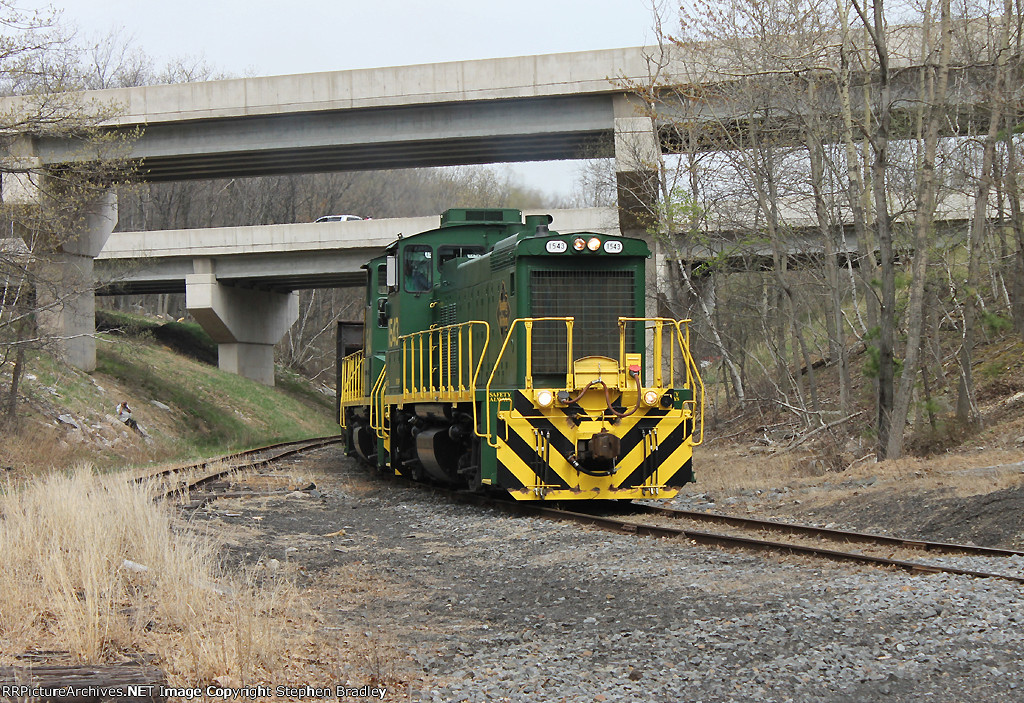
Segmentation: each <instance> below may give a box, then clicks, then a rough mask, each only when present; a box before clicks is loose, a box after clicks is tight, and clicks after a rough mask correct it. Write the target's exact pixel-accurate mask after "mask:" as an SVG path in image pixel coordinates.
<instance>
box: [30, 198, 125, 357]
mask: <svg viewBox="0 0 1024 703" xmlns="http://www.w3.org/2000/svg"><path fill="white" fill-rule="evenodd" d="M116 225H117V194H116V193H115V192H114V191H113V190H107V191H105V192H104V193H103V194H102V195H100V196H98V197H97V198H96V200H94V201H93V202H92V203H91V204H90V205H89V206H88V208H87V209H86V212H85V217H84V218H83V220H82V224H81V227H80V230H79V232H78V233H77V234H76V235H75V236H74V237H72V238H71V239H69V240H67V241H65V242H64V243H63V244H62V245H61V246H60V250H59V251H58V252H56V253H54V254H52V255H49V256H47V259H48V261H47V263H46V264H44V265H43V275H41V276H40V277H39V283H37V285H36V301H37V304H38V305H39V306H40V308H42V310H41V312H40V313H39V314H38V316H37V319H38V322H39V327H40V330H41V331H42V332H43V333H44V334H46V335H48V336H50V337H52V338H53V339H54V340H55V341H56V344H57V348H58V349H59V351H60V354H61V356H62V357H63V358H64V360H65V361H67V363H69V364H71V365H72V366H76V367H78V368H80V369H82V370H83V371H92V370H94V369H95V368H96V338H95V336H94V335H95V332H96V296H95V294H94V291H95V278H94V276H93V259H94V258H96V256H97V255H98V254H99V253H100V250H101V249H103V245H104V244H106V243H107V237H109V236H110V233H111V232H113V231H114V227H115V226H116Z"/></svg>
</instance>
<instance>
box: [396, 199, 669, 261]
mask: <svg viewBox="0 0 1024 703" xmlns="http://www.w3.org/2000/svg"><path fill="white" fill-rule="evenodd" d="M551 221H552V218H551V215H527V216H526V218H525V221H524V219H523V213H522V211H521V210H516V209H513V208H488V209H481V208H452V209H449V210H446V211H445V212H444V213H443V214H442V215H441V225H440V226H439V227H438V228H437V229H431V230H427V231H425V232H417V233H416V234H412V235H409V236H408V237H402V236H401V235H399V238H398V239H396V240H395V241H394V242H392V243H391V244H389V245H388V247H387V251H388V252H394V251H395V250H396V249H397V248H398V245H399V244H400V243H401V242H408V241H410V240H414V239H416V240H419V238H421V237H422V238H423V239H429V240H431V241H441V242H443V243H452V244H469V243H473V240H475V239H476V237H477V236H479V233H480V229H481V228H486V229H487V230H488V233H489V234H491V235H492V236H493V234H499V232H498V231H496V230H501V229H504V230H505V232H504V236H501V235H500V234H499V239H498V240H497V241H495V240H494V239H491V243H490V245H489V246H488V251H494V250H496V249H507V248H511V247H516V246H518V245H519V244H520V243H522V242H527V241H530V240H535V241H536V240H541V241H543V240H545V239H549V238H567V237H575V236H585V237H591V236H597V237H601V238H602V239H608V238H613V239H616V240H620V241H622V242H623V244H624V245H625V247H624V250H623V251H622V254H623V255H626V256H650V253H651V252H650V249H649V248H648V246H647V242H645V241H644V240H642V239H637V238H635V237H624V236H621V235H608V234H601V233H596V232H554V231H549V230H548V228H547V227H548V225H549V224H550V223H551ZM453 235H455V236H453ZM534 248H537V249H538V250H537V251H536V252H533V251H530V252H524V253H538V254H540V253H543V251H542V248H540V247H529V249H534Z"/></svg>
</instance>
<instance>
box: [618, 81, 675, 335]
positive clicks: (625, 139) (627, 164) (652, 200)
mask: <svg viewBox="0 0 1024 703" xmlns="http://www.w3.org/2000/svg"><path fill="white" fill-rule="evenodd" d="M613 109H614V114H615V119H614V128H615V135H614V139H615V184H616V190H617V195H618V209H619V231H620V232H622V234H623V235H624V236H627V237H641V238H643V239H646V240H647V242H648V243H649V244H650V247H651V258H650V259H648V261H647V270H646V279H647V290H646V291H645V293H644V298H645V300H646V301H647V303H646V306H645V308H646V312H645V314H646V315H647V316H648V317H658V316H662V315H664V314H666V310H665V309H664V307H665V306H664V305H663V303H664V301H665V300H666V293H667V289H668V286H669V282H670V281H671V278H670V277H669V276H668V271H667V269H666V266H667V265H668V262H667V261H666V259H665V251H664V249H665V247H664V246H663V245H662V243H661V242H659V241H658V239H657V237H654V236H651V235H650V234H649V232H648V227H649V226H650V224H652V222H653V220H654V206H655V204H656V203H657V202H658V197H659V194H658V166H659V163H660V159H661V144H660V142H659V139H658V132H657V129H656V128H655V126H654V121H653V120H651V118H650V117H644V116H643V115H641V114H639V113H638V110H637V107H636V105H634V104H633V103H632V102H631V101H630V100H629V99H628V98H627V97H626V96H617V97H616V99H615V101H614V103H613Z"/></svg>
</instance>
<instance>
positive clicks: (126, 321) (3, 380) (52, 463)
mask: <svg viewBox="0 0 1024 703" xmlns="http://www.w3.org/2000/svg"><path fill="white" fill-rule="evenodd" d="M99 323H100V324H99V328H100V329H101V330H105V331H103V332H101V333H100V334H99V335H98V344H97V369H96V371H95V372H93V373H88V374H87V373H84V372H82V371H79V370H78V369H73V368H70V367H68V366H65V365H63V364H60V363H58V362H56V361H55V360H54V359H53V357H51V356H49V355H46V354H42V353H37V354H33V355H32V357H31V359H30V362H29V364H28V368H27V370H26V375H25V377H24V379H23V382H22V386H21V389H20V390H21V393H20V395H21V399H20V402H19V405H18V422H17V428H16V429H15V430H13V431H12V430H11V429H7V430H5V431H3V432H2V433H0V472H3V473H12V472H14V473H16V474H22V473H34V472H40V471H46V470H50V469H65V468H68V467H70V466H71V465H73V464H74V463H76V462H82V461H87V462H91V463H93V464H94V465H96V466H97V467H98V468H101V469H115V468H119V467H122V466H128V465H137V464H140V463H146V462H156V461H165V460H170V459H177V458H183V457H191V456H210V455H216V454H218V453H222V452H226V451H228V450H230V449H234V448H239V447H246V446H254V445H258V444H265V443H269V442H274V441H281V440H287V439H295V438H299V437H308V436H316V435H326V434H333V433H335V432H336V430H337V425H336V424H335V423H334V420H333V415H334V410H333V409H334V399H333V397H331V395H329V394H328V392H327V391H326V389H316V388H314V387H313V385H312V384H311V383H309V382H308V381H306V380H305V379H302V378H300V377H298V376H296V375H294V374H291V373H289V372H287V371H283V370H281V369H278V373H277V387H276V388H269V387H266V386H263V385H261V384H259V383H256V382H254V381H250V380H248V379H245V378H241V377H239V376H235V375H233V374H228V373H224V372H222V371H220V370H219V369H218V368H216V366H211V365H210V364H209V363H204V362H203V361H200V360H199V359H203V358H205V359H207V360H209V359H210V354H211V351H212V353H213V358H216V356H215V354H216V349H215V347H213V346H212V343H211V342H210V341H209V338H207V337H205V335H204V334H203V333H202V331H201V330H200V329H199V328H198V326H196V325H187V324H180V323H164V322H163V321H162V320H155V319H152V318H146V317H143V316H136V315H124V314H111V313H104V314H101V315H100V319H99ZM171 346H173V347H174V348H175V350H176V351H174V350H172V349H171ZM183 353H184V354H187V355H183ZM9 381H10V370H9V369H5V371H4V372H0V389H3V391H6V389H7V387H8V386H9ZM121 401H124V402H127V403H128V404H129V405H130V406H131V408H132V410H133V412H134V418H135V419H136V421H137V422H138V423H139V425H140V426H141V428H142V429H143V430H144V431H145V435H146V436H144V435H140V434H136V433H135V432H132V431H131V430H129V428H128V427H126V426H125V425H124V424H122V423H121V422H120V421H118V420H117V418H116V413H115V407H116V406H117V404H118V403H119V402H121Z"/></svg>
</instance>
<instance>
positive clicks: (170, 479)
mask: <svg viewBox="0 0 1024 703" xmlns="http://www.w3.org/2000/svg"><path fill="white" fill-rule="evenodd" d="M342 441H344V438H343V437H342V436H340V435H335V436H330V437H316V438H312V439H306V440H299V441H294V442H279V443H277V444H271V445H267V446H263V447H256V448H254V449H247V450H245V451H241V452H235V453H233V454H228V455H225V456H222V457H218V458H216V459H208V460H204V461H201V462H196V463H193V464H186V465H182V466H175V467H171V468H168V469H162V470H159V471H156V472H152V473H149V474H146V475H144V476H139V477H136V478H135V479H134V480H135V481H138V482H144V481H152V482H154V484H155V486H156V487H157V488H156V490H155V494H156V498H157V499H165V498H169V497H172V496H182V495H185V494H186V493H187V492H188V491H190V490H191V489H194V488H196V487H199V486H201V485H203V484H206V483H211V482H213V481H215V480H217V479H219V478H222V477H224V476H226V475H228V474H230V473H232V472H235V471H239V470H244V469H251V468H257V467H261V466H266V465H268V464H270V463H272V462H274V461H277V460H279V459H282V458H284V457H287V456H292V455H294V454H298V453H300V452H304V451H308V450H310V449H318V448H320V447H325V446H328V445H331V444H337V443H340V442H342ZM393 480H398V481H401V482H403V483H407V484H408V485H413V486H417V487H420V488H423V487H427V488H431V489H433V490H435V491H437V492H439V493H442V494H444V495H446V496H448V497H449V498H452V499H454V500H458V501H460V502H465V503H472V504H476V505H482V506H487V507H490V508H495V509H498V510H502V511H504V512H507V513H511V514H518V515H534V516H538V517H543V518H547V519H552V520H563V521H571V522H578V523H582V524H589V525H594V526H596V527H600V528H602V529H606V530H612V531H615V532H621V533H625V534H634V535H638V536H652V537H665V538H684V539H688V540H690V541H692V542H693V543H695V544H703V545H709V546H718V547H727V548H740V549H748V550H757V551H772V552H783V553H789V554H799V555H803V556H810V557H815V558H824V559H830V560H833V561H848V562H856V563H861V564H870V565H875V566H886V567H891V568H898V569H903V570H906V571H910V572H915V573H950V574H959V575H963V576H973V577H977V578H997V579H1005V580H1009V581H1014V582H1016V583H1021V584H1024V577H1021V576H1016V575H1013V574H1003V573H995V572H989V571H979V570H974V569H961V568H958V567H955V566H950V565H946V564H935V563H925V562H919V561H911V560H908V559H897V558H893V557H891V556H879V555H873V554H865V553H862V552H854V551H845V550H842V549H837V548H834V547H835V546H838V545H844V544H849V543H858V544H871V545H876V546H878V547H883V548H889V549H906V550H914V551H926V552H930V553H942V554H959V555H969V556H983V557H1024V551H1016V550H1012V549H1001V548H996V547H980V546H976V545H965V544H953V543H949V542H929V541H925V540H919V539H908V538H901V537H892V536H889V535H879V534H872V533H864V532H851V531H846V530H835V529H830V528H825V527H816V526H814V525H801V524H795V523H787V522H779V521H775V520H762V519H756V518H745V517H738V516H733V515H725V514H722V513H701V512H694V511H688V510H676V509H672V508H665V507H661V506H656V505H648V504H642V503H630V504H629V506H628V509H629V510H630V511H631V514H630V515H627V516H624V517H623V516H611V515H599V514H594V513H585V512H577V511H572V510H564V509H561V508H558V507H554V506H552V505H549V504H541V503H536V502H532V501H519V502H517V501H509V500H498V499H495V498H493V497H489V496H486V495H481V494H478V493H469V492H466V491H455V490H450V489H445V488H441V487H437V486H425V484H422V483H417V482H414V481H410V480H408V479H400V478H397V477H396V478H395V479H393ZM638 514H640V515H649V516H653V517H656V518H660V519H662V521H663V522H661V523H653V522H640V521H637V520H636V519H635V516H636V515H638ZM666 518H667V520H666ZM683 520H688V521H698V522H703V523H714V524H718V525H723V526H728V527H730V528H734V529H737V528H738V529H740V530H746V531H750V532H756V533H764V532H770V533H783V534H786V535H790V536H795V537H797V538H802V539H804V540H805V541H806V540H808V539H811V540H818V541H824V542H831V543H832V546H823V545H818V544H807V543H800V542H786V541H779V540H777V539H765V538H762V537H754V536H747V535H739V534H726V533H716V532H705V531H703V530H694V529H690V528H687V527H683V526H680V525H678V524H675V525H673V524H671V523H672V522H679V521H683Z"/></svg>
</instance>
